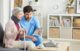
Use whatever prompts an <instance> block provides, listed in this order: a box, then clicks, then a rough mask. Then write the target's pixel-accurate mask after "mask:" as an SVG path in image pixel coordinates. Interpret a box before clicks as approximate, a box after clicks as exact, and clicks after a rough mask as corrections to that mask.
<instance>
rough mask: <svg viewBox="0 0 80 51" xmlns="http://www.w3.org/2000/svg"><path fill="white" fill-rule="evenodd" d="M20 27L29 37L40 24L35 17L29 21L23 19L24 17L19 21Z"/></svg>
mask: <svg viewBox="0 0 80 51" xmlns="http://www.w3.org/2000/svg"><path fill="white" fill-rule="evenodd" d="M20 26H21V27H22V28H24V29H25V30H26V31H27V33H26V35H29V36H31V35H33V34H34V32H35V30H36V29H37V28H40V23H39V20H38V19H37V18H36V17H35V16H32V17H31V19H30V20H29V21H27V20H26V19H25V16H23V17H22V19H21V21H20Z"/></svg>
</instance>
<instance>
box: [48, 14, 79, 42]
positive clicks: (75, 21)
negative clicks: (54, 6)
mask: <svg viewBox="0 0 80 51" xmlns="http://www.w3.org/2000/svg"><path fill="white" fill-rule="evenodd" d="M51 19H52V20H56V21H52V22H50V21H51ZM47 38H48V39H51V38H52V39H64V40H65V39H68V40H69V39H70V40H73V41H76V40H80V15H79V14H49V15H48V17H47Z"/></svg>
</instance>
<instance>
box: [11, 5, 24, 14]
mask: <svg viewBox="0 0 80 51" xmlns="http://www.w3.org/2000/svg"><path fill="white" fill-rule="evenodd" d="M19 12H23V10H22V8H20V7H16V8H14V9H13V11H12V15H16V14H18V13H19Z"/></svg>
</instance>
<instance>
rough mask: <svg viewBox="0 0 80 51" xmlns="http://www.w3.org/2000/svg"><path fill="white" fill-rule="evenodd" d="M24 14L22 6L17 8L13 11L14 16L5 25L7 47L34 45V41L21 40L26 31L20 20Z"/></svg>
mask: <svg viewBox="0 0 80 51" xmlns="http://www.w3.org/2000/svg"><path fill="white" fill-rule="evenodd" d="M22 16H23V12H22V9H21V8H18V7H17V8H15V9H14V10H13V12H12V17H11V19H10V20H9V21H8V23H7V24H6V27H5V34H4V44H5V47H7V48H24V47H27V46H28V45H29V46H31V44H32V45H33V46H32V47H34V46H35V45H34V44H33V43H32V42H25V43H24V41H20V40H19V39H20V37H24V31H23V30H22V29H21V28H20V26H19V21H20V19H21V18H22Z"/></svg>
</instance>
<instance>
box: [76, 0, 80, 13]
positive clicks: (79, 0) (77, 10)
mask: <svg viewBox="0 0 80 51" xmlns="http://www.w3.org/2000/svg"><path fill="white" fill-rule="evenodd" d="M76 13H80V0H77V9H76Z"/></svg>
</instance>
